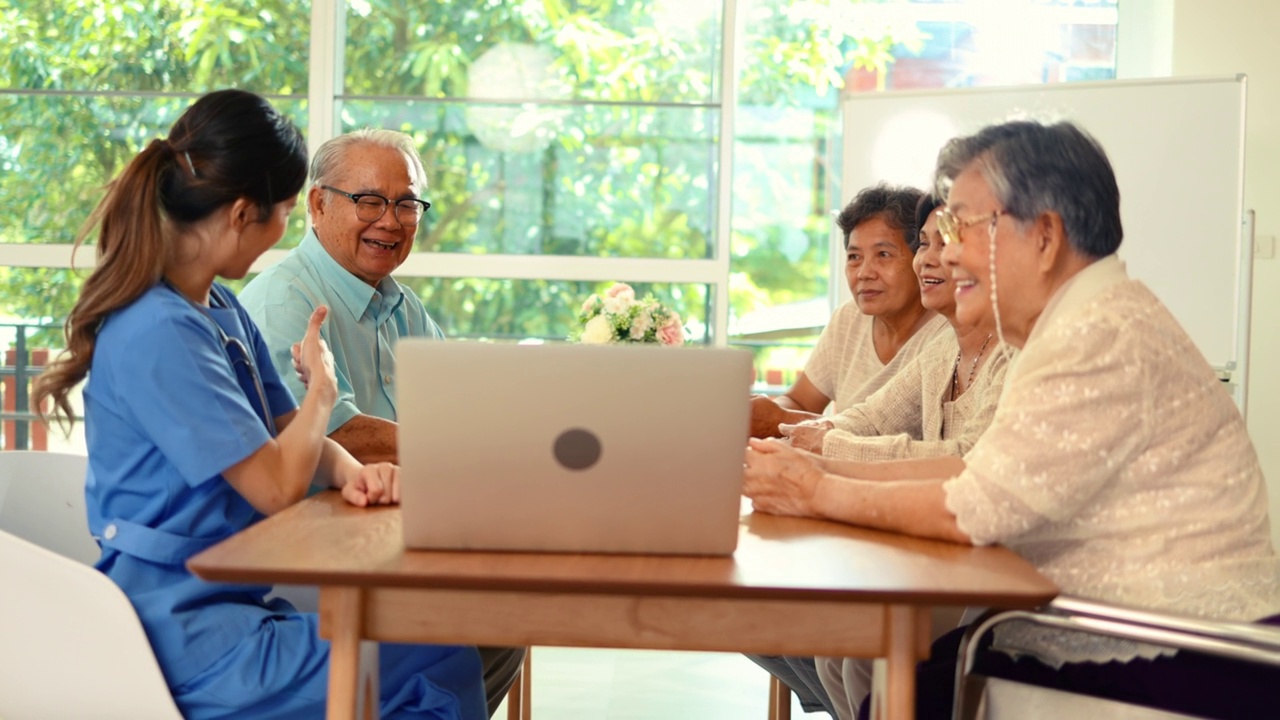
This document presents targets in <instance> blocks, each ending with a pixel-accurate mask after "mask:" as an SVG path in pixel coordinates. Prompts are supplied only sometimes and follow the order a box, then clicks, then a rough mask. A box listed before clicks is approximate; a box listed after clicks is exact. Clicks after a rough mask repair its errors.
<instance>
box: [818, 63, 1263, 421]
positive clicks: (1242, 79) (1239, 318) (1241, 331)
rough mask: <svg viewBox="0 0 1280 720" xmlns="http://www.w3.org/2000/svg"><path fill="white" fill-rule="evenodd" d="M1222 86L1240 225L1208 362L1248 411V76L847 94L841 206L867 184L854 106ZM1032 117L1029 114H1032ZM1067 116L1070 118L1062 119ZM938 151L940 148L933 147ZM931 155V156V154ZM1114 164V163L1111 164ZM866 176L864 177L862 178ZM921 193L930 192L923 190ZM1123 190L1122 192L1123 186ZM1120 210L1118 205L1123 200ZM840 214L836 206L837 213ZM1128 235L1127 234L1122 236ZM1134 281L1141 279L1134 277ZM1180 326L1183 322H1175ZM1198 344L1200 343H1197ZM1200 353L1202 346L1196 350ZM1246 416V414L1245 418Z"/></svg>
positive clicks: (835, 263) (835, 271)
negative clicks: (1229, 318) (1228, 94)
mask: <svg viewBox="0 0 1280 720" xmlns="http://www.w3.org/2000/svg"><path fill="white" fill-rule="evenodd" d="M1206 83H1212V84H1224V83H1228V84H1230V83H1234V84H1236V85H1238V88H1237V90H1236V92H1238V97H1239V108H1238V112H1239V115H1238V118H1239V126H1238V128H1237V132H1238V135H1237V137H1238V143H1237V144H1236V147H1235V148H1234V150H1233V151H1234V152H1235V153H1236V158H1235V163H1236V168H1237V169H1238V174H1237V177H1236V178H1235V182H1234V201H1233V202H1234V208H1235V212H1236V213H1237V216H1238V218H1239V222H1238V223H1237V228H1236V231H1235V236H1234V241H1235V247H1236V250H1237V252H1236V254H1235V257H1234V260H1233V264H1234V271H1235V277H1234V278H1233V288H1232V292H1233V293H1234V296H1233V297H1232V298H1231V304H1232V305H1233V306H1234V308H1233V309H1234V312H1233V315H1234V318H1233V326H1232V328H1231V329H1230V347H1226V346H1225V345H1221V346H1220V344H1218V343H1215V344H1214V346H1215V347H1219V350H1220V351H1221V352H1222V353H1224V354H1225V355H1226V358H1225V360H1222V359H1210V362H1211V364H1212V365H1213V367H1214V369H1215V371H1217V372H1218V375H1219V377H1220V378H1222V379H1223V381H1224V382H1225V383H1227V384H1228V385H1229V391H1230V392H1231V394H1232V395H1233V397H1234V399H1235V401H1236V404H1237V406H1238V407H1239V408H1240V412H1241V414H1242V415H1245V413H1246V410H1247V407H1246V405H1247V402H1246V401H1247V398H1248V387H1247V386H1248V363H1249V347H1250V338H1249V333H1250V327H1251V326H1250V321H1251V304H1252V277H1253V246H1254V238H1253V224H1252V222H1251V220H1250V217H1249V214H1248V213H1246V212H1245V208H1244V183H1245V144H1246V118H1247V115H1246V111H1247V102H1248V88H1247V78H1246V76H1245V75H1244V74H1237V75H1233V76H1210V77H1187V78H1151V79H1140V80H1135V79H1125V80H1104V81H1096V82H1081V83H1061V84H1051V85H1021V86H1002V87H982V88H956V89H923V90H902V91H890V92H884V93H858V94H847V95H845V96H843V97H842V98H841V100H840V114H841V117H840V119H839V122H840V127H841V129H842V132H843V137H842V145H843V151H842V163H841V167H842V170H841V188H842V190H841V196H840V202H841V204H842V205H843V203H845V202H848V200H849V199H851V198H852V197H853V195H854V194H855V193H856V192H857V191H858V190H859V189H861V186H862V185H865V184H866V183H865V182H863V181H862V180H860V179H859V177H860V175H859V173H862V172H863V171H864V170H865V167H866V163H867V162H868V161H867V160H862V161H859V160H858V159H856V158H852V157H850V155H851V154H852V153H853V152H855V150H854V148H853V144H852V143H850V142H849V138H851V137H854V133H856V132H859V128H858V126H857V123H856V118H857V117H858V110H859V106H860V105H862V104H863V103H875V102H878V101H886V100H889V101H899V102H900V101H904V100H905V101H913V100H916V99H920V100H927V99H928V98H936V97H955V96H958V95H965V96H969V97H979V98H980V97H982V96H984V95H990V96H996V95H1000V96H1007V95H1010V94H1020V93H1025V94H1026V96H1027V97H1029V98H1036V99H1037V101H1036V102H1030V103H1028V104H1029V105H1039V104H1041V103H1040V102H1039V99H1040V98H1042V97H1044V96H1046V95H1047V96H1050V97H1051V96H1052V94H1053V93H1055V92H1057V91H1082V90H1089V89H1108V90H1114V89H1120V90H1123V89H1124V88H1126V87H1134V88H1149V87H1152V86H1170V85H1179V86H1185V85H1197V84H1206ZM1021 109H1023V108H1018V107H1002V106H999V105H996V104H993V105H992V112H991V117H992V120H991V121H992V122H1000V121H1001V118H1004V117H1010V116H1012V115H1013V114H1014V113H1015V112H1016V111H1018V110H1021ZM1033 117H1034V115H1033ZM1067 118H1069V116H1067ZM1084 127H1085V128H1086V129H1088V128H1089V126H1088V123H1085V124H1084ZM978 129H979V128H977V127H964V126H963V124H961V128H960V133H962V134H968V133H971V132H976V131H977V130H978ZM1100 140H1103V146H1104V149H1107V150H1108V151H1109V154H1110V153H1111V151H1110V149H1109V148H1107V147H1106V142H1105V140H1104V139H1101V138H1100ZM937 149H940V147H939V148H937ZM937 149H935V150H934V152H936V150H937ZM1113 162H1114V161H1113ZM862 176H863V177H865V175H862ZM922 189H925V190H927V189H929V188H928V187H922ZM1122 192H1123V188H1122ZM1122 206H1123V202H1122ZM836 212H839V208H837V209H836ZM1128 234H1129V233H1126V237H1127V236H1128ZM841 240H842V239H841V237H840V234H839V231H838V230H836V229H834V228H833V231H832V244H831V257H830V260H831V262H830V273H831V288H832V290H831V292H830V293H829V295H830V297H831V301H832V310H833V311H834V309H835V308H836V307H837V306H839V305H840V304H842V303H844V302H846V301H847V300H849V299H850V295H849V289H848V288H847V287H846V286H845V285H846V284H845V282H844V281H843V277H844V252H843V249H842V247H841ZM1121 248H1122V249H1121V256H1122V257H1123V256H1124V251H1123V249H1124V246H1123V245H1122V246H1121ZM1139 279H1141V278H1140V277H1139ZM1180 322H1183V323H1185V322H1186V321H1185V320H1182V319H1180ZM1197 344H1199V343H1197ZM1201 349H1202V351H1203V350H1204V348H1201ZM1246 417H1247V416H1246Z"/></svg>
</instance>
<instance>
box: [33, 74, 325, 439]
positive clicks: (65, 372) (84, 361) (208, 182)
mask: <svg viewBox="0 0 1280 720" xmlns="http://www.w3.org/2000/svg"><path fill="white" fill-rule="evenodd" d="M306 167H307V151H306V143H305V141H304V140H303V138H302V133H301V132H299V131H298V129H297V127H296V126H295V125H294V124H293V123H292V122H290V121H289V120H288V119H287V118H285V117H284V116H282V115H280V114H279V113H278V112H276V110H275V108H273V107H272V106H271V104H270V103H268V102H267V101H266V100H264V99H262V98H261V97H259V96H257V95H255V94H253V93H250V92H245V91H243V90H220V91H217V92H213V93H209V94H208V95H205V96H203V97H202V98H200V99H199V100H198V101H196V102H195V104H193V105H192V106H191V107H190V108H188V109H187V111H186V112H185V113H183V114H182V117H180V118H178V121H177V122H176V123H174V126H173V129H172V130H170V132H169V137H168V138H166V139H163V140H153V141H151V143H150V144H149V145H147V147H146V148H144V149H143V150H142V152H140V153H138V155H137V157H135V158H134V159H133V160H132V161H131V162H130V163H129V165H128V166H126V167H125V169H124V171H123V172H121V173H120V175H119V176H118V177H116V179H115V180H113V181H112V182H111V183H110V184H109V185H107V192H106V196H105V197H104V198H103V199H102V201H101V202H100V203H99V204H98V206H97V208H95V209H94V211H93V213H92V214H91V215H90V216H89V220H88V222H87V223H86V224H85V226H84V229H83V230H82V231H81V232H80V235H79V237H77V238H76V248H77V249H78V248H79V247H80V245H81V244H82V243H84V241H85V240H86V239H87V238H88V237H89V236H90V235H93V234H95V232H96V234H97V266H96V267H95V268H94V270H93V273H91V274H90V275H89V277H88V278H86V279H85V282H84V286H83V287H82V288H81V290H80V297H79V299H78V300H77V301H76V304H75V307H74V308H72V310H71V314H70V315H68V316H67V320H66V324H65V327H64V330H65V332H66V340H67V350H66V352H65V353H63V354H62V355H61V356H60V357H59V358H58V359H57V360H55V361H53V362H52V363H50V365H49V366H48V368H47V369H46V370H45V371H44V372H43V373H41V375H40V376H39V377H37V378H36V379H35V381H34V383H33V385H32V396H33V402H32V405H33V406H34V407H37V408H43V407H44V401H45V400H46V399H52V401H53V415H54V416H55V417H58V418H65V419H66V420H68V421H70V422H74V421H75V414H74V412H73V411H72V408H71V403H70V401H69V399H68V398H69V395H70V393H71V390H72V389H73V388H74V387H75V386H76V385H77V384H78V383H79V382H80V381H81V380H83V379H84V378H85V376H86V375H87V374H88V372H89V366H90V364H91V363H92V362H93V348H94V344H95V343H96V341H97V337H98V329H99V328H100V327H101V325H102V322H103V320H104V318H105V317H106V316H107V315H108V314H110V313H111V312H113V311H115V310H118V309H120V308H122V307H124V306H126V305H128V304H129V303H132V302H133V301H134V300H137V299H138V297H140V296H141V295H142V294H143V293H144V292H146V291H147V290H148V289H149V288H150V287H151V286H153V285H155V284H156V283H158V282H159V281H160V279H161V277H162V275H163V274H164V267H165V263H166V260H168V259H169V257H168V256H169V253H170V252H171V244H172V241H173V239H174V238H175V237H177V235H178V234H179V233H180V232H182V230H183V229H185V228H186V227H188V226H190V225H191V224H193V223H197V222H199V221H201V220H204V219H205V218H207V217H209V216H210V215H212V214H213V212H214V211H216V210H217V209H218V208H220V207H223V206H225V205H227V204H229V203H232V202H235V201H236V200H237V199H240V198H248V199H249V200H251V201H252V202H253V203H254V204H255V205H256V206H257V208H258V213H259V216H260V218H261V219H264V220H265V219H266V218H267V216H268V214H269V213H270V211H271V207H272V206H273V205H275V204H276V203H278V202H280V201H282V200H285V199H287V198H290V197H294V196H296V195H297V194H298V192H299V191H301V190H302V185H303V183H304V182H305V180H306ZM68 427H69V426H68Z"/></svg>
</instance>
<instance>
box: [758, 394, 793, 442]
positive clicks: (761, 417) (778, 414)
mask: <svg viewBox="0 0 1280 720" xmlns="http://www.w3.org/2000/svg"><path fill="white" fill-rule="evenodd" d="M786 419H787V411H786V410H785V409H783V407H782V406H781V405H779V404H778V403H776V402H774V401H773V398H771V397H768V396H767V395H752V396H751V437H754V438H770V437H779V436H780V433H779V431H778V424H779V423H781V422H782V421H783V420H786Z"/></svg>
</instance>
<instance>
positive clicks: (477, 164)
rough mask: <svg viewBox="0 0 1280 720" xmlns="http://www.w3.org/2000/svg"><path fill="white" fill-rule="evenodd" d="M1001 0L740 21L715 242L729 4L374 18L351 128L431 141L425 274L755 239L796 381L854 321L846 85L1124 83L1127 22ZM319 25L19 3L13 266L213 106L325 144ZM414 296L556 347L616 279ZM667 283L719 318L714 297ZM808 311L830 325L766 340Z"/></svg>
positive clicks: (757, 291)
mask: <svg viewBox="0 0 1280 720" xmlns="http://www.w3.org/2000/svg"><path fill="white" fill-rule="evenodd" d="M989 5H990V4H989V3H982V2H961V1H957V2H923V1H922V2H914V3H911V2H854V1H851V0H814V1H810V2H788V1H786V0H743V2H739V3H737V4H736V8H735V11H736V13H737V14H738V15H739V16H740V19H739V21H738V23H739V27H742V28H745V35H744V36H743V37H742V38H741V40H740V43H739V53H740V54H739V60H738V66H739V75H738V93H737V105H736V107H735V128H734V131H735V132H734V134H735V141H734V143H735V144H734V147H733V158H734V168H733V177H732V187H733V192H732V222H731V226H730V227H729V228H718V227H717V222H718V217H719V208H718V206H717V203H718V202H719V198H718V195H717V192H716V188H717V183H718V182H719V181H720V177H719V176H718V173H719V172H720V168H719V167H718V159H719V153H718V143H719V142H720V141H721V134H722V130H723V129H722V128H721V127H720V120H721V114H720V105H721V103H723V102H724V100H725V98H724V88H725V79H724V78H723V77H721V74H720V73H721V60H720V58H721V53H722V51H723V50H724V48H722V47H721V44H722V36H723V34H722V25H723V23H724V22H725V12H724V8H723V7H722V5H721V3H720V2H718V1H716V0H636V1H634V2H627V3H601V2H592V1H585V0H583V1H567V0H560V1H555V2H539V3H510V2H491V1H490V0H454V1H453V2H447V3H425V4H424V3H421V2H417V1H409V0H350V1H349V2H348V3H347V4H346V7H347V11H346V13H345V16H344V17H345V23H344V26H345V37H346V38H347V39H348V41H346V42H343V43H340V44H339V48H340V52H341V63H340V66H341V67H342V68H343V74H342V79H341V81H340V82H339V87H338V88H337V95H338V100H339V105H338V107H339V111H340V115H339V118H338V120H339V123H338V124H339V129H340V130H347V129H351V128H354V127H358V126H361V125H366V124H371V125H379V126H383V127H391V128H395V129H401V130H405V131H407V132H410V133H412V134H413V135H414V136H415V138H416V139H417V140H418V144H419V147H420V149H421V151H422V154H423V156H424V158H425V159H426V161H427V166H428V173H429V184H430V191H429V197H430V199H431V201H432V202H433V204H434V206H433V208H432V210H431V211H429V212H428V215H427V216H426V218H425V219H424V223H423V225H422V228H421V230H420V231H419V248H418V249H419V250H420V251H421V252H424V253H436V254H450V253H462V254H468V255H530V256H533V255H539V256H542V255H562V256H573V257H584V256H585V257H603V258H624V259H625V258H666V259H673V260H706V259H710V258H714V257H715V253H716V248H717V247H718V242H717V234H718V233H722V232H728V233H730V238H731V239H730V245H729V246H730V259H729V270H730V273H729V277H727V278H724V280H723V282H727V283H729V288H730V304H731V308H730V316H731V324H730V328H729V330H730V332H731V333H736V334H737V337H736V338H735V340H736V341H741V342H743V343H753V342H760V343H764V344H765V345H767V346H772V345H775V344H779V343H781V345H779V347H778V348H776V349H774V350H769V349H767V348H765V349H761V350H759V353H760V365H761V367H762V368H763V367H766V366H770V365H771V363H772V364H780V365H781V366H782V370H783V377H784V379H785V378H786V377H790V376H793V375H794V370H795V367H796V366H797V363H799V362H801V361H802V360H803V358H804V356H805V355H806V354H807V353H806V351H805V349H804V343H806V342H811V341H812V338H813V334H814V329H815V328H816V327H817V326H820V324H821V323H822V322H823V321H824V320H825V313H826V312H829V308H827V307H825V298H826V297H828V296H829V295H830V294H831V288H830V287H829V284H828V281H827V277H828V253H829V247H830V244H831V242H832V231H831V212H832V211H833V210H834V209H836V208H838V207H839V206H840V205H841V204H842V203H843V202H844V200H847V198H848V196H851V195H852V194H853V192H855V191H856V190H857V188H841V187H839V168H838V166H837V164H836V162H835V159H836V158H838V157H839V140H840V138H839V135H840V128H839V119H838V114H837V109H838V107H837V106H838V99H839V97H840V93H841V92H852V91H864V90H872V91H874V90H893V89H903V88H911V87H940V86H966V85H974V84H983V83H986V82H1030V81H1041V82H1056V81H1065V80H1074V79H1094V78H1100V77H1108V76H1110V74H1111V73H1113V69H1112V68H1113V66H1114V62H1113V60H1112V58H1113V57H1114V8H1115V2H1114V1H1110V2H1108V1H1107V0H1096V1H1088V0H1082V1H1081V2H1061V1H1059V2H1053V1H1051V0H1028V1H1027V2H1025V3H1021V4H1019V3H1006V4H1002V6H1008V7H1004V8H1003V13H1002V14H1001V15H999V16H997V15H995V14H992V13H990V12H989V9H990V8H989ZM1014 6H1016V7H1014ZM1108 9H1109V10H1110V15H1108V14H1107V12H1108ZM310 16H311V3H309V2H301V3H298V2H289V1H287V0H267V1H255V2H249V1H247V0H232V1H224V2H214V1H213V0H200V1H198V2H189V1H185V0H184V1H182V2H178V1H176V0H157V1H156V2H152V3H145V4H144V3H118V2H109V1H107V0H73V1H71V2H65V3H55V4H52V5H50V4H48V3H42V2H36V1H35V0H0V56H3V57H4V60H5V62H4V66H3V69H2V70H0V166H2V167H3V170H4V172H3V173H2V174H0V253H3V252H4V247H5V244H23V243H69V242H71V241H72V240H73V238H74V237H75V235H76V233H77V231H78V230H79V229H80V226H81V223H82V222H83V220H84V218H85V216H86V215H87V213H88V211H89V209H90V207H91V205H92V204H93V203H94V202H96V199H97V198H98V197H100V194H101V192H100V189H101V187H102V185H103V183H104V182H106V181H107V180H108V179H109V178H111V177H112V176H113V175H114V174H115V173H116V172H117V171H118V170H119V169H120V167H121V166H122V164H123V163H124V162H127V160H128V159H129V158H130V157H132V155H133V154H134V153H136V152H137V151H138V150H139V149H140V148H141V147H143V146H144V145H145V144H146V143H147V142H149V141H150V140H151V139H152V138H155V137H159V136H160V135H162V134H163V132H164V131H165V130H166V129H167V127H168V125H169V124H170V123H171V122H172V120H173V118H175V117H176V115H177V114H178V113H179V112H181V110H182V108H184V107H185V106H186V105H187V104H188V103H189V102H190V100H191V99H192V98H194V97H195V96H198V95H199V94H200V93H203V92H205V91H208V90H211V89H215V88H218V87H225V86H236V87H243V88H247V89H251V90H254V91H257V92H260V93H263V94H265V95H267V96H268V97H270V98H271V99H272V101H273V102H275V103H276V104H277V106H278V107H280V108H281V109H282V110H283V111H284V112H286V113H287V114H289V115H290V116H291V117H293V118H294V120H295V122H297V123H298V124H299V125H300V126H301V127H303V128H306V127H307V113H308V112H309V111H310V110H309V109H310V106H311V105H312V103H314V102H315V99H314V98H312V99H311V100H312V102H308V95H307V93H308V92H309V88H308V77H309V71H310V68H309V66H308V58H309V53H310V49H309V48H310V45H309V41H310V38H309V37H308V28H310V27H311V17H310ZM1108 18H1110V19H1109V20H1108ZM1108 22H1109V23H1110V24H1108ZM1010 23H1013V25H1010ZM1018 23H1021V24H1022V25H1018ZM1019 31H1020V32H1019ZM1028 37H1030V38H1032V40H1034V42H1032V41H1029V40H1026V38H1028ZM1001 39H1003V43H1001V42H998V41H999V40H1001ZM1015 40H1016V41H1017V42H1014V41H1015ZM1011 43H1012V44H1013V45H1016V46H1017V47H1016V48H1015V50H1016V52H1014V51H1009V52H1006V51H1005V50H1001V48H1004V47H1006V46H1010V44H1011ZM1001 52H1004V53H1005V55H999V53H1001ZM1037 53H1038V55H1037ZM993 54H996V55H999V57H1002V58H1005V57H1006V56H1007V58H1014V59H1019V61H1020V62H1021V63H1022V64H1021V65H1020V66H1019V68H1020V70H1019V71H1020V72H1023V76H1020V77H1010V76H1008V75H1007V74H1005V75H1001V74H1000V73H999V72H996V71H995V70H999V69H1000V68H999V67H996V68H995V70H993V64H992V63H990V62H986V61H984V60H983V58H988V57H991V56H993ZM999 64H1000V63H996V65H999ZM1005 64H1009V63H1005ZM314 140H315V139H313V142H314ZM302 214H303V213H302V211H301V210H300V211H298V212H297V214H296V215H295V217H294V225H293V227H292V228H291V230H290V232H289V233H288V235H287V236H286V241H285V243H284V245H286V246H291V245H293V244H296V242H297V241H298V239H299V238H300V236H301V234H302V230H303V227H304V222H305V221H304V218H303V217H302ZM83 252H84V253H85V255H86V256H87V255H88V254H89V253H91V252H92V250H91V248H87V249H86V250H85V251H83ZM0 257H3V255H0ZM426 266H427V267H428V270H427V271H426V272H425V273H423V274H424V275H427V276H429V275H430V274H431V273H430V270H429V267H430V263H429V262H428V263H427V265H426ZM403 279H405V281H406V282H408V283H410V284H411V285H412V286H413V287H414V288H415V290H417V291H418V292H419V293H420V294H421V295H422V296H423V299H424V301H425V302H426V304H427V307H428V308H429V309H430V310H431V312H432V313H433V315H435V316H436V317H437V319H438V320H440V321H441V322H442V323H443V324H444V325H445V327H446V330H447V331H448V332H449V333H450V334H451V335H453V336H483V337H489V338H510V339H516V338H528V337H539V338H551V339H554V338H563V337H564V336H565V334H566V333H567V332H568V330H569V327H570V323H571V322H572V318H573V312H574V309H575V307H576V304H577V303H579V302H580V301H581V299H582V298H584V297H586V296H587V295H589V294H590V293H591V292H596V291H599V290H601V289H603V288H604V287H606V286H607V285H608V283H609V282H611V281H612V280H615V279H617V278H615V277H600V278H598V279H596V280H594V281H582V280H576V281H562V280H558V279H554V278H548V279H541V280H507V279H503V278H483V279H477V278H436V277H420V278H411V277H404V278H403ZM641 287H643V289H645V290H652V291H653V292H654V293H655V294H657V295H658V296H659V297H660V299H662V300H663V301H664V302H666V303H669V304H670V305H671V306H672V307H674V308H676V309H677V310H678V311H679V312H680V313H681V315H682V316H683V317H686V318H690V319H692V320H693V321H694V325H695V327H697V326H701V327H703V328H706V327H707V326H708V325H709V323H710V318H711V317H712V315H713V312H714V308H713V303H714V293H713V292H712V288H711V286H709V285H706V284H700V283H680V282H664V281H662V279H661V278H654V282H653V283H650V284H648V285H645V284H641ZM77 290H78V273H77V272H75V271H71V270H68V269H67V268H17V267H7V266H2V265H0V305H3V307H0V314H2V315H5V316H8V317H11V318H23V319H31V320H39V321H57V320H60V319H61V317H62V316H63V315H65V312H66V310H67V309H68V308H69V307H70V304H71V302H72V301H73V299H74V297H75V294H76V292H77ZM815 298H816V299H817V301H816V302H815V301H814V299H815ZM805 303H807V307H817V308H819V311H818V312H817V313H813V312H810V313H809V314H808V315H804V314H803V313H802V312H801V311H800V310H799V309H797V310H796V312H795V313H793V314H792V315H790V316H788V315H787V314H786V313H781V314H782V315H783V319H782V320H780V321H777V322H775V323H774V324H773V325H772V326H760V325H759V324H758V323H757V324H756V325H752V323H751V322H750V321H751V320H752V318H753V317H759V314H760V313H761V312H762V311H763V310H764V309H766V308H789V307H796V308H803V307H806V305H805ZM815 316H816V318H817V319H816V320H814V319H811V318H813V317H815ZM788 317H790V319H788ZM815 323H816V324H815ZM706 337H707V336H706V335H705V334H704V336H703V338H702V339H704V340H705V339H706ZM795 343H798V346H796V347H792V348H791V349H787V348H788V346H791V345H793V344H795ZM768 353H773V356H774V357H777V358H782V357H783V356H787V357H788V359H786V360H785V361H784V360H778V361H777V362H776V363H775V361H774V360H772V359H770V357H769V355H768Z"/></svg>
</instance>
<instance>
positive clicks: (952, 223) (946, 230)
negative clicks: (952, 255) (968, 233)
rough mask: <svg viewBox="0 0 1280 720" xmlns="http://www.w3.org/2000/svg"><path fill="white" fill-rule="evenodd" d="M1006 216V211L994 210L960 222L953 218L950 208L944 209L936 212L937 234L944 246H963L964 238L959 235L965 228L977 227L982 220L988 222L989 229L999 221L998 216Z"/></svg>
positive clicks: (958, 219) (953, 214)
mask: <svg viewBox="0 0 1280 720" xmlns="http://www.w3.org/2000/svg"><path fill="white" fill-rule="evenodd" d="M1008 214H1009V211H1008V210H994V211H992V212H991V213H990V214H985V215H979V216H977V217H972V218H969V219H968V220H961V219H960V218H957V217H956V216H955V213H953V212H951V209H950V208H945V207H944V208H942V209H941V210H939V211H938V233H939V234H940V235H942V243H943V244H944V245H950V244H951V243H955V244H957V245H963V244H964V238H963V237H961V233H963V232H964V230H965V228H967V227H969V226H970V225H977V224H978V223H980V222H982V221H983V220H990V221H991V227H995V225H996V221H998V220H999V219H1000V216H1001V215H1008Z"/></svg>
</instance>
